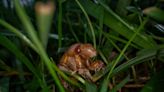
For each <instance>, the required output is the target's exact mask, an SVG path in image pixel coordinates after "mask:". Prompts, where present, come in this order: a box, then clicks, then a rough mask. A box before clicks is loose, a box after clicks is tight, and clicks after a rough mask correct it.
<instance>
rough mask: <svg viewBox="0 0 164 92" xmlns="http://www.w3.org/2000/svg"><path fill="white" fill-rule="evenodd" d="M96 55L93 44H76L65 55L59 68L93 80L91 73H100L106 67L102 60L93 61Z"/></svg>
mask: <svg viewBox="0 0 164 92" xmlns="http://www.w3.org/2000/svg"><path fill="white" fill-rule="evenodd" d="M96 55H97V51H96V49H95V48H94V47H93V46H92V45H91V44H82V43H76V44H73V45H72V46H71V47H70V48H69V49H68V50H67V51H66V52H65V53H64V55H63V56H62V58H61V59H60V62H59V65H58V66H59V68H60V69H61V70H62V71H65V72H70V73H72V74H74V73H77V74H79V75H81V76H82V77H84V78H86V79H89V80H92V75H91V71H94V72H96V71H99V70H100V69H102V68H103V66H104V63H103V62H102V61H100V60H95V61H91V58H92V57H95V56H96Z"/></svg>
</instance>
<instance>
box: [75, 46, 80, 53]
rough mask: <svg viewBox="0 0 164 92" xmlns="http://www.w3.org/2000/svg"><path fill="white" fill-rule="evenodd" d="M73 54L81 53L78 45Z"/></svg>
mask: <svg viewBox="0 0 164 92" xmlns="http://www.w3.org/2000/svg"><path fill="white" fill-rule="evenodd" d="M75 52H76V53H80V52H81V49H80V45H78V46H77V47H76V48H75Z"/></svg>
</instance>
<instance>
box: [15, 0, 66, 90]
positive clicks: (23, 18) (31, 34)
mask: <svg viewBox="0 0 164 92" xmlns="http://www.w3.org/2000/svg"><path fill="white" fill-rule="evenodd" d="M14 5H15V9H16V13H17V15H18V16H19V18H20V20H21V22H22V24H23V26H24V27H25V29H26V31H27V33H28V36H29V38H30V39H31V41H32V42H33V43H34V45H35V46H36V47H37V49H38V52H39V53H38V54H39V56H40V57H41V59H42V60H43V62H44V63H45V65H46V66H47V68H48V70H49V72H50V74H51V76H52V78H53V79H54V82H55V83H56V85H57V86H58V88H59V90H60V92H65V90H64V87H63V85H62V84H61V82H60V80H59V78H58V76H57V74H56V72H55V70H54V68H53V67H52V65H51V60H50V59H49V57H48V55H47V54H46V51H45V49H44V47H43V45H42V44H41V42H40V40H39V38H38V36H37V33H36V31H35V28H34V26H33V25H32V23H31V22H30V19H29V17H28V16H27V14H26V12H25V10H24V8H23V7H22V6H21V5H20V2H19V0H14Z"/></svg>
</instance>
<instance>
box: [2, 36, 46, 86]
mask: <svg viewBox="0 0 164 92" xmlns="http://www.w3.org/2000/svg"><path fill="white" fill-rule="evenodd" d="M0 44H1V45H2V46H4V47H6V48H7V49H8V50H9V51H11V52H12V53H13V54H14V55H15V56H16V57H17V58H18V59H19V60H20V61H21V62H22V63H23V64H25V65H26V66H27V68H28V69H29V70H30V71H31V72H32V73H33V74H34V75H35V77H36V78H37V79H38V83H39V84H40V86H41V87H42V88H43V89H44V88H48V87H47V86H46V84H45V82H43V81H42V80H41V73H40V72H39V71H37V70H36V69H35V67H34V66H33V64H32V63H31V62H30V61H29V59H28V58H27V57H26V56H25V55H24V54H23V53H22V52H21V51H20V50H19V49H18V48H17V47H16V45H15V44H13V43H12V42H11V41H10V40H9V39H8V38H6V37H5V36H2V35H0Z"/></svg>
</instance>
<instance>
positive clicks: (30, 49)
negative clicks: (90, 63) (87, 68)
mask: <svg viewBox="0 0 164 92" xmlns="http://www.w3.org/2000/svg"><path fill="white" fill-rule="evenodd" d="M0 2H2V1H0ZM13 2H14V4H13V5H14V8H11V7H4V5H3V3H2V6H0V10H1V13H0V76H1V77H0V84H2V85H0V92H11V91H15V92H22V91H29V92H38V91H39V92H40V91H43V92H51V91H53V92H67V90H69V91H73V92H74V91H81V92H91V91H93V92H117V91H118V90H122V92H131V91H130V90H131V88H128V87H127V86H126V85H132V86H133V85H135V84H137V85H145V84H146V85H145V86H143V87H134V88H133V92H134V89H136V91H135V92H140V91H141V92H149V91H151V92H156V90H160V91H161V89H160V87H161V86H160V84H162V81H158V80H157V79H158V78H161V76H163V75H162V73H163V69H162V68H163V61H164V40H163V39H164V37H163V35H164V31H163V30H164V29H161V27H160V26H163V25H162V24H163V22H164V21H163V17H162V16H164V13H163V10H162V9H160V6H159V4H160V3H161V2H160V1H158V2H156V4H154V5H153V6H152V7H148V8H144V9H142V10H139V9H138V7H141V8H142V6H141V5H142V4H141V3H139V2H142V1H138V2H136V1H135V0H126V2H124V3H123V2H122V1H121V0H118V1H115V0H110V1H108V0H97V3H96V2H94V1H92V0H85V1H83V0H62V1H61V0H56V1H55V2H51V4H50V3H47V4H50V5H48V6H49V9H50V11H49V12H48V13H47V12H39V9H40V8H37V9H36V7H35V4H36V3H37V2H31V4H32V5H31V6H30V5H29V3H27V5H24V6H23V5H21V4H20V0H14V1H13ZM148 2H149V1H147V3H148ZM8 4H9V3H8ZM33 4H34V5H33ZM42 5H43V7H45V6H44V5H46V3H44V4H42ZM128 7H131V8H128ZM5 9H6V10H7V11H5ZM34 9H35V10H34ZM130 9H131V10H130ZM2 10H3V11H2ZM6 14H7V15H6ZM143 14H144V15H143ZM16 19H18V20H16ZM11 21H12V22H11ZM50 35H51V37H50ZM52 36H53V37H52ZM77 42H80V43H90V44H92V45H93V46H94V47H95V48H96V49H97V52H98V56H97V57H96V58H95V59H100V60H102V61H103V62H104V63H105V66H104V69H102V70H100V71H97V72H96V73H95V74H93V75H92V77H93V81H94V82H90V81H88V80H87V79H85V78H83V77H81V76H80V75H78V74H74V75H72V74H69V73H66V72H63V71H61V70H60V69H59V68H58V63H59V60H60V58H61V56H62V55H63V53H64V52H65V51H66V49H67V48H68V47H69V46H71V45H72V44H74V43H77ZM160 70H161V72H159V73H158V71H160ZM155 74H157V75H156V76H153V75H155ZM152 76H153V77H152ZM142 77H145V78H147V79H149V78H150V82H148V80H140V79H141V78H142ZM63 82H67V84H63ZM67 85H68V86H69V87H65V86H67ZM149 88H152V90H150V89H149ZM162 91H163V90H162Z"/></svg>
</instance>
